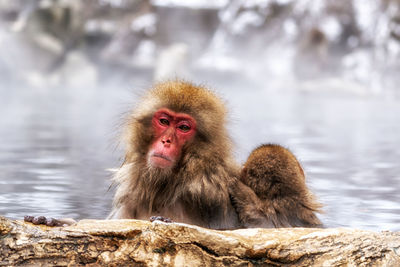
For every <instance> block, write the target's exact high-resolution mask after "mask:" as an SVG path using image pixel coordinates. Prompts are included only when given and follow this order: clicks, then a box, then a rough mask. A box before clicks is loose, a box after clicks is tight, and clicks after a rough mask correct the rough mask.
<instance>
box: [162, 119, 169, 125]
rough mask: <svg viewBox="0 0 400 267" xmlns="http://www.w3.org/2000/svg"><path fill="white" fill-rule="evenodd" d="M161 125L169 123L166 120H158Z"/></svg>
mask: <svg viewBox="0 0 400 267" xmlns="http://www.w3.org/2000/svg"><path fill="white" fill-rule="evenodd" d="M160 124H161V125H169V121H168V120H167V119H160Z"/></svg>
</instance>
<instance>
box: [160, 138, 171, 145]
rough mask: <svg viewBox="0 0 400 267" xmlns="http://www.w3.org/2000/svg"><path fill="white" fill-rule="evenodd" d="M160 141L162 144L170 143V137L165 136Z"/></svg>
mask: <svg viewBox="0 0 400 267" xmlns="http://www.w3.org/2000/svg"><path fill="white" fill-rule="evenodd" d="M161 142H162V143H163V144H171V139H170V138H165V139H162V140H161Z"/></svg>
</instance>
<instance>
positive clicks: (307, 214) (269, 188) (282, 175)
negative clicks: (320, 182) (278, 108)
mask: <svg viewBox="0 0 400 267" xmlns="http://www.w3.org/2000/svg"><path fill="white" fill-rule="evenodd" d="M240 178H241V181H242V182H243V183H244V184H245V185H247V186H249V187H250V188H252V189H253V190H254V192H255V194H256V195H257V197H258V199H259V200H260V201H256V203H257V205H258V209H260V210H262V213H263V214H264V215H266V216H267V217H268V218H269V220H270V221H271V222H272V224H273V225H274V227H295V226H301V227H313V226H314V227H315V226H320V225H321V222H320V221H319V219H318V218H317V217H316V216H315V214H314V212H319V211H320V208H321V205H320V204H319V203H318V202H316V201H315V199H314V196H313V195H312V193H311V192H310V191H309V190H308V188H307V186H306V183H305V176H304V171H303V169H302V168H301V166H300V163H299V162H298V161H297V159H296V157H295V156H294V155H293V154H292V153H291V152H290V151H289V150H287V149H285V148H283V147H281V146H279V145H271V144H270V145H262V146H260V147H258V148H257V149H255V150H254V151H253V152H252V153H251V155H250V156H249V158H248V160H247V162H246V163H245V165H244V167H243V169H242V173H241V177H240ZM245 206H246V205H242V209H245ZM243 207H244V208H243ZM242 213H243V214H247V213H249V214H247V215H243V214H242V216H247V217H250V218H252V217H254V216H252V215H251V213H252V211H251V210H250V211H243V212H242ZM242 220H245V219H242Z"/></svg>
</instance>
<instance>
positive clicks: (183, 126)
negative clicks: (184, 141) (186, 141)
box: [178, 124, 190, 132]
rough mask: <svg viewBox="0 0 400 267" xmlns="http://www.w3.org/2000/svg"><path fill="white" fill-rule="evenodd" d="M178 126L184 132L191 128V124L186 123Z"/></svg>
mask: <svg viewBox="0 0 400 267" xmlns="http://www.w3.org/2000/svg"><path fill="white" fill-rule="evenodd" d="M178 128H179V129H180V130H181V131H182V132H188V131H189V130H190V126H188V125H186V124H182V125H179V126H178Z"/></svg>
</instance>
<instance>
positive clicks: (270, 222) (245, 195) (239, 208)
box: [229, 180, 277, 228]
mask: <svg viewBox="0 0 400 267" xmlns="http://www.w3.org/2000/svg"><path fill="white" fill-rule="evenodd" d="M229 195H230V198H231V201H232V205H233V207H234V208H235V210H236V212H237V214H238V217H239V221H240V223H241V225H242V226H243V227H245V228H258V227H261V228H275V227H276V225H277V216H276V214H275V211H274V210H273V209H269V208H267V209H268V210H266V205H265V204H264V203H262V202H261V200H260V199H259V198H258V197H257V195H256V194H255V193H254V191H253V190H252V189H251V188H250V187H248V186H247V185H245V184H243V183H242V182H241V181H239V180H235V182H234V183H232V184H231V185H230V186H229Z"/></svg>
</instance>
